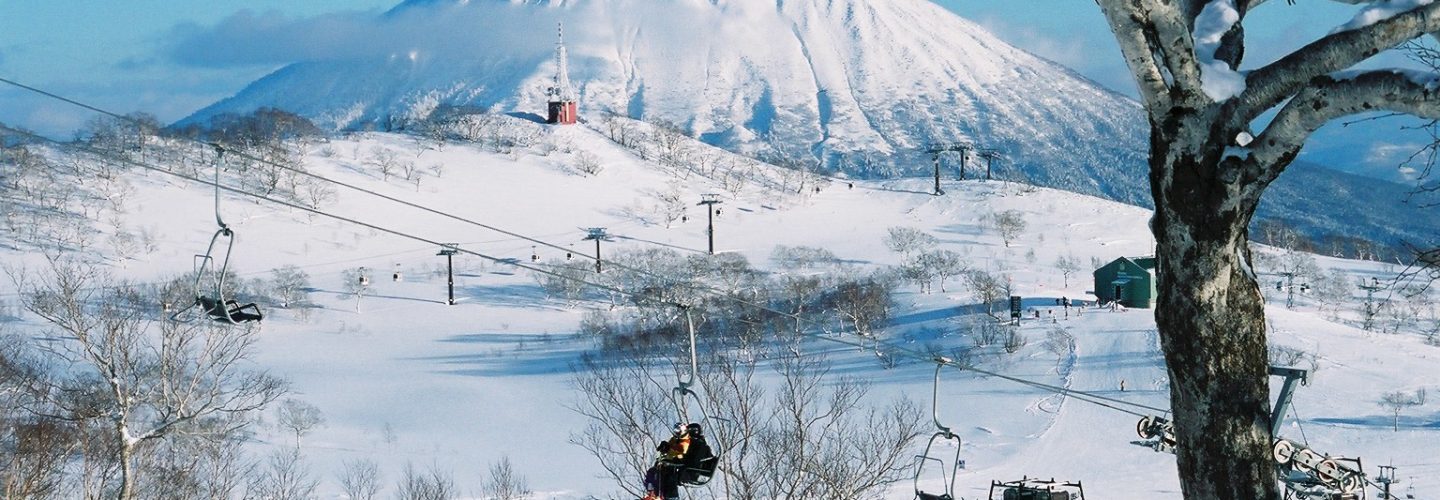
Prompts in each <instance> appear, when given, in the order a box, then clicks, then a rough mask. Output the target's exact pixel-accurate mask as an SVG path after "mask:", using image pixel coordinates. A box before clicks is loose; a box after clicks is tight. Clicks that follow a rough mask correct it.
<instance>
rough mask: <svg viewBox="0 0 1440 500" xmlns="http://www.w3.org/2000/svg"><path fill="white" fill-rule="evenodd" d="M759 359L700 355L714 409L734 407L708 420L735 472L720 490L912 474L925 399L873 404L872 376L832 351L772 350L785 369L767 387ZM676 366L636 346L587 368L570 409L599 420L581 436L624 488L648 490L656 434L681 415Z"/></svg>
mask: <svg viewBox="0 0 1440 500" xmlns="http://www.w3.org/2000/svg"><path fill="white" fill-rule="evenodd" d="M677 354H678V353H677ZM757 359H758V358H757V357H753V356H751V357H736V356H728V355H716V356H713V357H710V358H707V360H706V362H705V364H703V365H702V367H703V369H702V372H701V374H700V375H701V380H702V381H703V387H704V392H703V393H702V396H701V398H702V399H703V404H704V405H705V406H706V408H707V409H708V410H707V414H709V415H711V416H717V415H723V417H724V418H723V419H722V418H710V419H708V420H707V421H706V427H705V433H706V435H707V436H709V438H708V440H709V442H710V445H711V446H712V447H714V451H715V453H716V454H717V455H720V456H721V460H722V463H721V465H720V467H721V468H722V469H723V470H724V471H725V474H723V475H717V476H716V479H715V481H713V482H712V483H711V486H710V487H711V488H712V489H719V490H720V491H718V492H715V495H716V496H719V497H724V498H868V497H871V496H873V495H875V494H876V493H877V492H878V491H879V490H880V489H881V488H883V487H884V486H886V485H888V484H891V483H893V482H895V481H897V480H900V479H902V478H904V477H908V473H909V465H910V464H909V461H908V460H905V459H906V458H908V456H909V453H910V452H911V451H913V450H912V449H911V446H912V445H913V444H914V442H915V439H916V438H917V437H918V436H919V434H920V432H921V419H920V414H921V412H920V409H919V408H918V406H917V405H915V404H914V403H913V402H911V401H909V400H906V399H897V400H893V401H891V402H890V403H889V404H880V405H873V406H872V405H871V404H869V403H867V401H868V400H867V395H868V387H867V386H866V384H865V383H863V382H861V381H859V380H856V379H853V378H841V379H838V380H837V379H834V378H831V377H830V376H829V365H828V363H827V362H826V361H825V360H824V359H823V358H821V357H817V356H797V355H794V354H783V355H774V356H772V358H771V359H772V360H773V361H772V362H771V367H772V368H773V369H774V370H775V371H776V373H778V374H779V376H780V379H779V383H778V386H777V387H776V389H775V391H774V392H773V394H768V395H767V393H766V392H765V389H764V388H762V384H761V383H760V381H759V380H757V378H756V371H757V369H758V368H761V365H759V363H758V361H757ZM677 369H679V366H678V364H671V363H665V362H663V361H662V362H657V361H656V360H655V359H654V358H653V357H651V356H648V355H646V354H645V353H644V352H641V351H638V350H636V351H630V352H626V353H617V356H614V357H611V358H606V359H603V360H601V359H595V358H590V359H587V360H586V361H585V362H584V363H583V364H582V365H580V366H577V370H576V375H575V377H576V385H577V387H578V388H579V389H580V391H579V393H580V398H579V400H578V401H577V402H576V403H575V404H574V406H572V408H573V409H575V411H577V412H579V413H581V414H583V415H585V416H586V417H588V418H589V419H590V421H591V423H590V425H589V426H588V427H587V429H586V430H585V431H583V432H582V433H580V434H577V435H572V436H571V441H572V442H574V443H576V444H579V445H581V446H582V447H583V448H585V449H586V450H587V451H589V452H591V453H592V454H594V455H595V456H596V458H597V459H599V460H600V461H601V463H602V465H603V466H604V467H605V469H606V471H607V473H608V475H609V476H610V477H612V478H613V479H614V480H615V482H616V484H617V485H618V486H619V487H620V488H621V489H622V490H624V491H625V493H626V494H630V495H639V494H640V493H641V491H640V485H639V484H637V483H638V481H637V478H639V477H640V475H641V473H642V472H643V471H644V470H645V468H646V467H647V466H648V465H649V464H650V459H651V456H652V454H653V451H654V449H655V443H656V442H658V440H660V439H662V436H659V435H656V434H655V433H656V432H657V431H661V432H663V430H664V429H666V428H668V427H669V425H668V424H669V423H670V422H673V421H674V420H675V418H676V408H677V406H676V403H677V402H676V401H673V400H672V399H671V393H670V391H668V390H665V387H666V386H667V385H669V384H671V383H673V381H674V380H675V379H674V377H675V376H676V370H677ZM717 483H718V484H717Z"/></svg>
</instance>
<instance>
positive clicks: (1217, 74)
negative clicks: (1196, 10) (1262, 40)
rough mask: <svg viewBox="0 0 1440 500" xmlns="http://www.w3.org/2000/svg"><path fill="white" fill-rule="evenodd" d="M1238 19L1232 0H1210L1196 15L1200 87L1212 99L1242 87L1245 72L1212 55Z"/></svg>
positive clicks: (1226, 96)
mask: <svg viewBox="0 0 1440 500" xmlns="http://www.w3.org/2000/svg"><path fill="white" fill-rule="evenodd" d="M1239 21H1240V11H1238V10H1235V2H1234V0H1212V1H1211V2H1210V3H1208V4H1206V5H1205V8H1203V9H1201V10H1200V15H1199V16H1196V17H1195V31H1194V41H1195V58H1196V60H1197V61H1199V62H1200V90H1201V91H1203V92H1205V95H1207V96H1210V98H1211V99H1214V100H1216V101H1217V102H1218V101H1224V100H1227V99H1230V98H1232V97H1235V96H1238V95H1240V93H1241V92H1244V91H1245V75H1243V74H1241V73H1240V72H1238V71H1235V70H1233V69H1230V64H1229V63H1226V62H1225V61H1220V60H1216V59H1215V52H1216V50H1218V49H1219V48H1220V42H1221V41H1222V40H1223V39H1224V38H1225V33H1227V32H1229V31H1230V28H1231V27H1233V26H1235V23H1237V22H1239Z"/></svg>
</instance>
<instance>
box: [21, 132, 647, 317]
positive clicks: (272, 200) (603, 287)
mask: <svg viewBox="0 0 1440 500" xmlns="http://www.w3.org/2000/svg"><path fill="white" fill-rule="evenodd" d="M0 130H7V131H10V132H13V133H19V134H22V135H25V136H28V137H32V138H36V139H40V140H44V141H46V142H50V143H52V144H56V145H59V146H61V147H68V148H73V149H77V150H80V151H84V152H87V153H90V154H94V155H97V156H102V157H106V158H110V159H112V160H116V161H119V162H122V163H126V164H129V165H132V166H136V167H140V168H143V169H146V170H150V171H154V172H160V173H163V174H168V175H172V176H175V177H179V178H181V179H185V180H188V181H191V182H195V183H199V184H207V185H208V184H212V182H211V181H209V180H205V179H200V178H197V177H194V176H191V175H186V174H182V173H179V172H171V171H169V170H166V169H164V168H160V167H156V166H153V165H149V164H146V163H142V162H137V161H134V160H130V159H127V158H116V157H114V156H111V155H110V154H109V153H108V152H105V151H100V150H97V149H95V148H91V147H89V146H80V145H75V144H66V143H62V142H59V141H56V140H54V139H50V138H48V137H42V136H39V135H36V134H33V133H30V132H26V131H22V130H16V129H13V128H10V127H8V126H4V125H0ZM215 187H216V189H218V190H224V191H226V192H230V193H234V194H238V195H241V196H249V197H251V198H255V199H257V200H261V201H266V202H270V203H273V204H276V205H280V206H283V207H286V208H290V209H295V210H300V211H303V212H308V213H312V214H315V215H320V216H323V217H328V218H331V219H335V220H338V221H341V222H348V223H351V224H355V225H358V226H362V227H365V228H368V229H373V230H376V231H380V232H383V233H387V234H391V235H394V236H399V237H402V238H408V239H412V240H415V241H419V242H423V243H429V244H432V245H436V246H443V245H445V243H442V242H440V241H437V240H432V239H429V238H425V237H422V236H416V235H413V234H410V233H406V232H403V231H399V230H395V229H390V228H387V227H384V226H380V225H376V224H371V223H369V222H365V221H361V220H358V219H355V218H351V217H347V216H343V215H336V214H332V213H329V212H326V211H323V210H318V209H314V208H310V207H306V206H304V205H299V204H295V203H291V202H288V201H285V200H280V199H276V198H272V197H270V196H266V195H263V194H258V193H251V192H249V191H245V190H243V189H239V188H232V187H229V186H223V185H219V184H215ZM457 251H458V252H460V253H464V254H469V255H473V256H476V257H480V258H482V259H485V260H489V261H491V262H495V263H497V264H509V265H512V266H515V267H518V268H521V269H525V270H528V271H532V272H536V273H540V274H545V275H548V276H554V277H556V278H561V279H568V280H571V281H575V282H578V283H581V284H584V285H587V286H592V287H595V288H598V289H601V290H606V291H610V292H615V293H620V294H625V295H634V296H638V295H636V294H634V293H633V292H627V291H624V290H621V289H619V288H615V287H612V286H609V285H604V284H600V283H595V282H592V281H588V280H583V279H580V278H574V277H570V276H565V275H561V274H559V273H555V272H551V271H547V270H544V269H540V268H538V267H533V266H528V265H525V264H521V263H518V262H513V261H510V260H507V259H502V258H500V257H494V256H491V255H487V254H484V253H480V252H477V251H474V250H469V249H464V248H460V249H457Z"/></svg>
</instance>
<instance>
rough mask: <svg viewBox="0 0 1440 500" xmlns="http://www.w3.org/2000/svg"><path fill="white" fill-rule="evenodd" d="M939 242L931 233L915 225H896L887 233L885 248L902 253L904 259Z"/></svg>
mask: <svg viewBox="0 0 1440 500" xmlns="http://www.w3.org/2000/svg"><path fill="white" fill-rule="evenodd" d="M939 243H940V241H939V240H936V239H935V237H934V236H931V235H930V233H927V232H924V231H921V230H919V229H915V228H913V227H904V226H894V227H891V228H890V229H888V230H887V231H886V233H885V248H889V249H890V251H892V252H895V253H898V254H900V257H901V258H902V259H908V258H909V257H910V255H911V254H914V253H918V252H923V251H925V250H929V249H930V248H933V247H934V246H935V245H937V244H939Z"/></svg>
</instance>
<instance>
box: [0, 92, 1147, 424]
mask: <svg viewBox="0 0 1440 500" xmlns="http://www.w3.org/2000/svg"><path fill="white" fill-rule="evenodd" d="M0 83H6V84H10V85H13V86H16V87H19V88H22V89H26V90H29V91H32V92H36V93H39V94H41V95H45V96H47V97H51V98H54V99H57V100H60V101H63V102H66V103H69V104H73V105H76V106H79V107H82V108H85V109H88V110H91V111H95V112H97V113H101V114H104V115H107V116H110V117H113V118H116V119H119V120H122V121H126V122H129V123H132V124H138V121H137V120H135V119H134V118H129V117H125V116H123V115H119V114H116V113H113V112H110V111H105V110H103V109H100V108H97V107H94V106H90V105H88V104H84V103H80V102H78V101H74V100H72V99H68V98H65V97H61V96H58V95H55V94H52V93H50V92H46V91H43V90H40V89H36V88H34V87H30V86H27V85H24V84H20V83H17V82H14V81H12V80H9V79H6V78H3V77H0ZM0 128H3V129H5V130H9V131H11V132H12V133H16V134H20V135H24V136H27V137H31V138H35V139H38V140H42V141H45V142H48V143H52V144H55V145H57V146H60V147H67V148H73V149H78V150H80V151H84V152H87V153H90V154H93V155H96V156H100V157H106V158H111V159H112V160H115V161H119V162H121V163H125V164H130V165H133V166H138V167H141V168H144V169H147V170H151V171H155V172H160V173H165V174H170V175H173V176H176V177H180V178H182V179H186V180H189V181H191V182H196V183H200V184H208V185H215V188H216V189H217V190H221V189H223V190H225V191H227V192H231V193H235V194H239V195H242V196H249V197H252V198H256V199H259V200H262V201H268V202H271V203H274V204H277V205H280V206H284V207H287V208H291V209H296V210H300V211H303V212H308V213H313V214H316V215H321V216H325V217H328V218H332V219H336V220H339V221H342V222H349V223H352V224H356V225H360V226H363V227H366V228H369V229H373V230H377V231H381V232H385V233H388V234H392V235H395V236H400V237H404V238H409V239H413V240H416V241H420V242H425V243H429V244H433V245H444V243H442V242H439V241H436V240H431V239H428V238H423V237H420V236H415V235H411V234H409V233H405V232H403V231H398V230H394V229H389V228H386V227H383V226H379V225H375V224H371V223H367V222H363V221H360V220H357V219H353V218H349V217H345V216H340V215H335V214H331V213H328V212H325V211H323V210H319V209H313V208H309V207H306V206H303V205H299V204H295V203H291V202H288V201H284V200H279V199H275V198H272V197H269V196H265V195H261V194H256V193H251V192H248V191H244V190H242V189H237V188H231V187H227V186H220V185H218V184H216V183H212V182H210V181H206V180H201V179H197V178H195V177H193V176H189V175H185V174H181V173H178V172H172V171H170V170H168V169H164V168H160V167H156V166H153V165H149V164H146V163H142V162H138V161H135V160H131V159H128V158H119V157H116V156H114V155H113V153H111V152H108V151H103V150H99V149H96V148H93V147H89V146H82V145H78V144H72V143H63V142H60V141H58V140H55V139H51V138H48V137H44V136H40V135H38V134H35V133H32V132H29V131H25V130H19V129H14V128H11V127H8V126H3V125H0ZM187 139H188V140H191V141H193V142H197V143H201V144H206V145H211V144H209V143H205V142H204V141H200V140H199V139H193V138H187ZM231 152H232V153H233V154H235V155H236V156H240V157H242V158H246V159H249V160H253V161H257V162H260V163H264V164H267V165H271V166H275V167H277V168H281V169H285V170H289V171H292V172H295V173H298V174H301V175H304V176H307V177H311V178H314V179H318V180H323V181H326V182H330V183H333V184H336V185H340V186H342V187H346V188H349V189H352V190H355V191H359V192H362V193H367V194H370V195H373V196H377V197H380V198H383V199H386V200H389V201H394V202H396V203H400V204H402V205H406V206H409V207H412V208H416V209H419V210H422V211H425V212H430V213H433V214H436V215H440V216H443V217H446V218H450V219H453V220H457V221H461V222H465V223H468V224H471V225H475V226H477V227H481V228H485V229H489V230H492V231H496V232H499V233H501V234H505V235H507V236H511V237H514V238H519V239H522V240H525V241H530V242H533V243H536V244H537V245H543V246H545V247H547V248H554V249H558V250H562V251H568V248H566V247H562V246H559V245H555V244H552V243H549V242H545V241H542V240H538V239H535V238H532V237H529V236H525V235H523V234H520V233H515V232H512V231H508V230H504V229H500V228H496V227H494V226H491V225H488V224H484V223H481V222H478V221H474V220H471V219H467V218H464V217H460V216H457V215H453V214H450V213H447V212H444V211H440V210H436V209H433V208H429V207H425V206H423V205H419V204H415V203H412V202H408V201H405V200H401V199H398V198H394V197H392V196H388V195H385V194H381V193H378V192H375V191H372V190H369V189H365V188H362V187H359V186H355V185H352V184H349V183H345V182H342V181H337V180H334V179H330V178H327V177H324V176H321V175H317V174H312V173H309V172H305V171H303V170H298V169H294V168H293V167H289V166H286V165H282V164H279V163H275V162H272V161H269V160H266V159H263V158H258V157H255V156H252V155H248V154H245V153H243V152H237V151H231ZM459 251H460V253H465V254H469V255H474V256H477V257H480V258H483V259H486V260H490V261H493V262H496V263H500V264H509V265H512V266H515V267H518V268H521V269H526V270H529V271H532V272H536V273H540V274H544V275H548V276H552V277H556V278H560V279H564V280H570V281H573V282H577V283H580V284H584V285H587V286H591V287H594V288H597V289H600V290H605V291H609V292H612V293H617V294H620V295H626V296H630V297H633V298H641V299H645V300H654V299H651V298H648V297H644V296H641V295H639V294H637V293H635V292H630V291H626V290H622V289H619V288H616V287H613V286H609V285H604V284H600V283H595V282H592V281H589V280H584V279H580V278H575V277H572V276H566V275H562V274H559V273H555V272H551V271H547V270H544V269H541V268H538V267H535V266H529V265H524V264H520V263H518V262H514V261H510V260H507V259H502V258H499V257H494V256H491V255H487V254H483V253H480V252H476V251H473V250H466V249H461V250H459ZM578 255H580V256H581V257H587V258H590V259H594V258H593V257H588V256H585V255H584V254H578ZM611 264H612V265H614V266H615V267H619V268H622V269H626V270H629V271H633V272H637V273H640V274H644V275H647V276H652V277H657V278H662V279H664V277H661V276H657V275H655V274H653V273H650V272H648V271H644V270H641V269H636V268H631V267H628V266H623V265H618V264H616V263H611ZM696 290H698V291H700V292H703V293H707V294H710V295H713V296H717V297H720V298H723V299H727V300H730V301H732V302H735V303H738V304H741V305H745V306H749V307H754V308H756V309H757V310H761V311H766V312H770V313H774V314H777V315H780V316H784V317H790V318H794V319H795V320H796V321H797V322H808V323H816V320H813V319H806V318H802V317H800V316H799V315H798V314H792V313H787V312H783V311H779V310H776V309H773V308H771V307H768V306H764V305H760V304H755V303H752V302H749V301H746V300H744V299H741V298H738V297H732V296H729V295H728V294H725V293H724V292H722V291H719V290H716V289H714V288H712V287H708V286H698V287H696ZM800 335H802V336H805V337H810V338H813V339H819V340H825V341H829V342H832V343H842V344H847V345H851V346H855V347H861V348H863V347H864V346H862V345H859V344H856V343H852V342H847V341H845V340H843V339H839V338H834V337H829V336H824V335H819V334H814V333H808V334H807V333H800ZM875 344H876V346H877V349H878V346H880V345H884V346H885V347H887V350H889V351H891V352H899V353H901V354H905V355H907V356H908V357H912V358H915V359H920V360H930V359H932V357H931V356H929V355H927V354H925V353H921V352H918V351H914V350H911V349H905V348H903V347H899V346H895V345H894V344H892V343H889V342H883V341H881V340H879V339H876V341H875ZM950 366H954V367H955V368H958V369H961V370H968V371H971V372H975V373H978V374H981V375H985V376H990V377H995V378H999V379H1002V380H1008V381H1011V382H1015V383H1019V384H1022V385H1027V386H1030V387H1033V388H1036V389H1041V390H1045V391H1049V392H1053V393H1056V394H1061V395H1065V396H1070V397H1074V398H1076V399H1079V400H1081V401H1086V402H1089V403H1093V404H1096V405H1099V406H1103V407H1106V408H1110V409H1114V410H1116V411H1121V412H1123V413H1128V414H1131V415H1136V416H1145V415H1144V414H1141V413H1137V412H1134V411H1130V410H1125V409H1121V408H1119V407H1117V406H1114V405H1112V404H1105V403H1102V401H1105V402H1109V403H1113V404H1115V405H1123V406H1131V407H1135V408H1140V409H1144V410H1149V411H1152V412H1160V413H1168V412H1169V410H1166V409H1163V408H1157V407H1153V406H1149V405H1145V404H1141V403H1135V402H1131V401H1125V400H1121V399H1118V398H1112V397H1108V396H1103V395H1099V394H1093V393H1089V392H1086V391H1080V390H1075V389H1070V388H1066V387H1060V386H1055V385H1051V384H1045V383H1042V382H1036V381H1031V380H1026V379H1022V378H1019V377H1014V376H1009V375H1003V374H1000V373H996V372H992V371H988V370H983V369H980V368H976V367H973V366H963V365H961V364H959V363H955V362H951V363H950Z"/></svg>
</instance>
